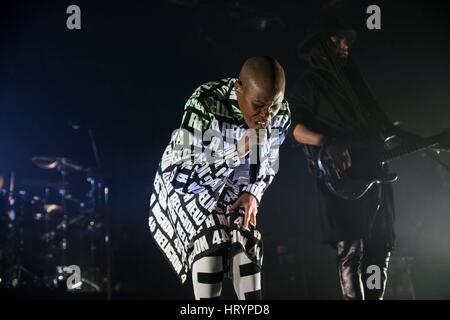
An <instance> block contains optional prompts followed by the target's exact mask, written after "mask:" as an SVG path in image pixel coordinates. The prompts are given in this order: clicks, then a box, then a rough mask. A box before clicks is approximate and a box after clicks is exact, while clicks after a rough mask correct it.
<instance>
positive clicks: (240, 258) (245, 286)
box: [192, 250, 261, 300]
mask: <svg viewBox="0 0 450 320" xmlns="http://www.w3.org/2000/svg"><path fill="white" fill-rule="evenodd" d="M225 259H227V251H226V250H219V251H217V252H215V253H212V254H211V255H209V256H206V257H203V258H200V259H199V260H197V261H195V262H194V264H193V266H192V284H193V287H194V295H195V299H196V300H203V299H218V298H219V297H220V294H221V293H222V282H223V279H224V275H225V271H224V266H225V265H226V262H227V261H226V260H225ZM231 260H232V261H230V267H231V275H232V279H233V287H234V291H235V292H236V295H237V297H238V299H239V300H260V299H261V272H260V271H259V270H258V268H257V267H256V266H255V264H254V263H252V262H251V260H250V259H249V258H248V257H247V256H246V255H245V253H243V252H241V253H238V254H236V255H235V256H234V257H233V258H232V259H231Z"/></svg>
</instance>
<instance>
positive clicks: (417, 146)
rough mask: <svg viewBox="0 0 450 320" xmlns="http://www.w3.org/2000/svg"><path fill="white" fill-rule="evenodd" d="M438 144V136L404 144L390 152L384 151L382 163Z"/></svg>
mask: <svg viewBox="0 0 450 320" xmlns="http://www.w3.org/2000/svg"><path fill="white" fill-rule="evenodd" d="M438 143H439V136H432V137H429V138H422V139H420V140H415V141H411V142H406V143H404V144H402V145H401V146H399V147H395V148H393V149H391V150H385V151H384V152H383V155H382V161H383V162H388V161H391V160H394V159H397V158H399V157H402V156H405V155H408V154H412V153H415V152H418V151H422V150H425V149H428V148H430V147H433V146H435V145H437V144H438Z"/></svg>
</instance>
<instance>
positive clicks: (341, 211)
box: [288, 68, 395, 247]
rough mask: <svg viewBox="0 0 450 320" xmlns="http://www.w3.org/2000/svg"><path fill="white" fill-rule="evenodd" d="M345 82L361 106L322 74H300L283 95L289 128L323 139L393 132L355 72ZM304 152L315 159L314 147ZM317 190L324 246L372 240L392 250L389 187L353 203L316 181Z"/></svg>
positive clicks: (374, 189) (377, 188) (328, 75)
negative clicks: (302, 129)
mask: <svg viewBox="0 0 450 320" xmlns="http://www.w3.org/2000/svg"><path fill="white" fill-rule="evenodd" d="M352 70H356V69H352ZM348 79H349V80H351V83H352V87H353V90H354V92H355V93H356V94H357V96H358V99H359V101H360V104H359V105H358V106H354V105H350V103H349V100H348V99H347V98H346V97H345V93H343V92H342V91H341V89H340V87H339V85H338V84H337V83H336V80H335V78H334V77H333V75H332V74H331V73H330V72H328V71H327V70H324V69H319V68H311V69H309V70H308V71H307V72H306V73H304V74H303V76H302V77H301V78H300V79H299V80H297V81H296V82H295V83H294V85H293V86H292V87H291V90H290V93H289V95H288V101H289V103H290V106H291V112H292V125H291V128H292V129H293V128H295V126H296V125H297V124H299V123H301V124H303V125H305V126H306V127H307V128H309V129H311V130H313V131H315V132H318V133H321V134H325V135H327V136H334V137H349V136H352V137H355V136H357V137H365V138H371V139H382V137H383V136H384V135H386V134H387V133H386V131H387V130H388V129H389V128H390V127H392V126H391V125H390V123H389V121H388V118H387V117H386V115H385V114H384V113H383V112H382V111H381V109H380V108H379V107H378V105H377V104H376V101H375V99H374V98H373V96H372V95H371V93H370V90H369V89H368V88H367V86H366V85H365V83H364V81H363V80H362V78H361V77H360V75H359V73H357V72H348ZM362 122H365V123H366V126H364V125H363V123H362ZM367 124H369V127H370V128H368V127H367ZM304 148H305V155H307V158H308V157H311V156H312V157H314V156H316V155H317V148H316V147H311V146H304ZM308 160H312V159H308ZM313 174H314V172H313ZM317 190H318V194H319V207H320V210H319V211H320V215H321V219H320V220H321V225H322V230H323V236H324V240H325V241H326V242H328V243H334V242H337V241H342V240H356V239H369V238H371V239H372V240H375V241H377V242H379V243H380V244H382V245H387V246H389V247H392V246H393V243H394V238H395V234H394V224H393V222H394V203H393V194H392V188H391V186H390V185H382V186H381V185H379V186H373V187H372V188H371V189H370V190H369V191H368V192H367V194H366V195H365V196H363V197H362V198H361V199H358V200H343V199H340V198H338V197H336V196H334V195H332V194H331V193H330V192H329V191H328V190H327V189H326V187H325V185H324V184H323V182H322V181H321V180H320V179H317Z"/></svg>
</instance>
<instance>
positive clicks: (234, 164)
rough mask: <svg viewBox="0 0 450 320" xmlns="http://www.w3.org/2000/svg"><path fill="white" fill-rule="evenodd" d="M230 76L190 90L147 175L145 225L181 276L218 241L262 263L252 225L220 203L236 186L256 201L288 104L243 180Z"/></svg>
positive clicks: (245, 163)
mask: <svg viewBox="0 0 450 320" xmlns="http://www.w3.org/2000/svg"><path fill="white" fill-rule="evenodd" d="M236 81H237V79H234V78H229V79H223V80H220V81H216V82H208V83H205V84H203V85H201V86H200V87H199V88H198V89H197V90H196V91H195V92H194V93H193V95H192V96H191V97H190V98H189V100H188V101H187V103H186V105H185V108H184V115H183V120H182V124H181V128H180V129H179V130H175V131H174V133H173V134H172V138H171V140H170V143H169V145H168V146H167V148H166V149H165V151H164V154H163V156H162V159H161V162H160V164H159V166H158V171H157V173H156V176H155V180H154V182H153V191H152V195H151V198H150V217H149V227H150V231H151V233H152V235H153V238H154V240H155V241H156V243H157V245H158V247H159V248H160V249H161V251H162V252H163V254H164V256H165V257H166V258H167V260H168V261H169V263H170V264H171V265H172V267H173V269H174V270H175V272H176V273H177V274H178V276H179V277H180V280H181V282H182V283H184V282H185V281H186V278H187V275H188V274H189V271H190V270H191V267H192V263H193V262H194V261H196V260H197V259H199V258H201V257H203V256H206V255H208V254H210V253H211V252H214V251H216V250H219V249H221V248H223V247H228V248H229V249H230V250H228V252H229V254H230V255H233V254H235V253H236V252H242V251H244V252H246V253H247V255H248V256H249V258H250V259H251V260H252V262H254V263H255V264H256V265H257V267H258V268H259V269H260V268H261V265H262V258H263V250H262V239H261V234H260V232H259V231H258V230H256V229H255V228H250V230H249V231H248V230H243V229H242V227H241V226H242V222H243V210H239V211H235V212H229V210H228V207H229V206H230V205H231V204H233V203H234V201H235V200H236V199H237V198H238V197H239V196H240V194H241V193H243V192H248V193H251V194H253V195H254V196H255V197H256V198H257V200H258V202H260V201H261V197H262V195H263V194H264V192H265V190H266V189H267V187H268V186H269V185H270V183H271V182H272V180H273V178H274V176H275V174H276V172H277V171H278V167H277V166H278V160H279V158H278V155H279V152H278V151H279V147H280V146H281V144H282V142H283V141H284V139H285V137H286V134H287V130H288V128H289V125H290V111H289V106H288V103H287V101H285V100H284V101H283V102H282V106H281V108H280V111H279V112H278V114H277V115H276V116H275V117H274V118H273V119H272V122H271V126H270V128H269V129H268V131H269V134H270V135H269V139H267V140H266V143H265V144H264V145H263V146H262V147H261V149H260V150H261V151H260V153H261V155H260V156H261V158H260V159H261V162H260V166H259V171H258V173H257V179H256V181H255V182H253V183H250V176H249V168H250V164H249V159H248V156H247V157H246V158H245V159H244V158H240V157H239V156H238V154H237V152H236V143H237V142H238V141H239V139H240V138H241V137H242V136H243V135H244V133H245V132H246V129H247V128H248V127H247V125H246V124H245V121H244V119H243V115H242V113H241V111H240V109H239V105H238V103H237V98H236V93H235V89H234V84H235V82H236ZM187 142H189V144H186V143H187ZM208 155H213V156H215V158H214V161H211V158H208Z"/></svg>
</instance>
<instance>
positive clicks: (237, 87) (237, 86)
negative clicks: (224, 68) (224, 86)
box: [234, 80, 242, 93]
mask: <svg viewBox="0 0 450 320" xmlns="http://www.w3.org/2000/svg"><path fill="white" fill-rule="evenodd" d="M234 89H235V90H236V93H240V92H242V81H241V80H238V81H236V82H235V83H234Z"/></svg>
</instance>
